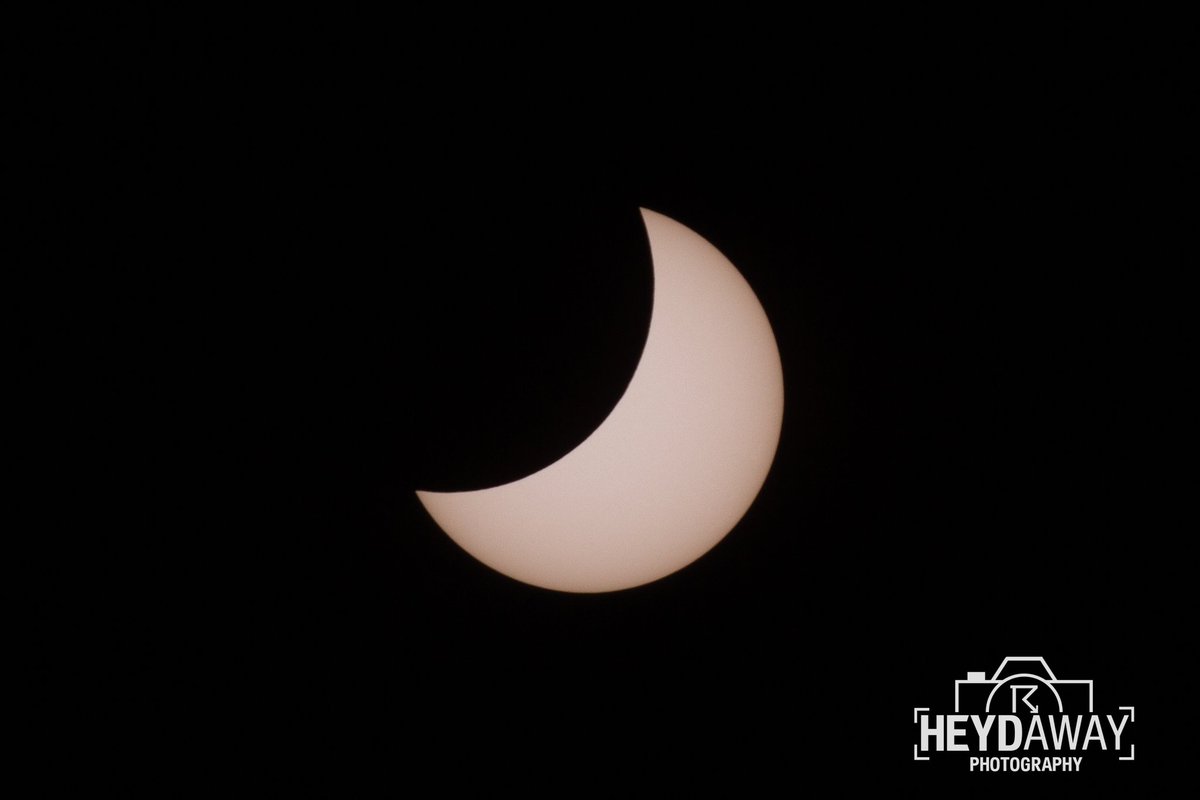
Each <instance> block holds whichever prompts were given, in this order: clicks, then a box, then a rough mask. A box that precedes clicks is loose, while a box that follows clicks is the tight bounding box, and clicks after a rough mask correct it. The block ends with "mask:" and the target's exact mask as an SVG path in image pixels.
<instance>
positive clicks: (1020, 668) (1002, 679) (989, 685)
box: [954, 656, 1094, 714]
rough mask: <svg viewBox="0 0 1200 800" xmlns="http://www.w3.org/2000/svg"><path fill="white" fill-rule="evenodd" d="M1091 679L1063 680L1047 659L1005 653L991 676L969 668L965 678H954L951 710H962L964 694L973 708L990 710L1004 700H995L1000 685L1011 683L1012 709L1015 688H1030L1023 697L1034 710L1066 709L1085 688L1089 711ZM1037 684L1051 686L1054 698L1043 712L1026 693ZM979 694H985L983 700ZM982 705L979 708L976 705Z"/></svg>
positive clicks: (1090, 705)
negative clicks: (1052, 704)
mask: <svg viewBox="0 0 1200 800" xmlns="http://www.w3.org/2000/svg"><path fill="white" fill-rule="evenodd" d="M1035 669H1037V670H1038V671H1039V672H1040V673H1041V674H1036V673H1035V672H1033V671H1032V670H1035ZM1014 681H1036V683H1034V684H1032V685H1030V684H1029V683H1028V682H1026V683H1013V682H1014ZM1092 684H1093V681H1092V680H1090V679H1088V680H1082V679H1071V680H1064V679H1060V678H1058V677H1056V676H1055V674H1054V672H1053V671H1051V669H1050V665H1049V664H1047V663H1046V659H1044V658H1042V657H1041V656H1007V657H1005V659H1004V660H1003V661H1001V662H1000V666H999V667H997V668H996V671H995V672H994V673H993V674H992V677H991V678H988V677H987V673H984V672H968V673H967V677H966V679H965V680H961V679H960V680H956V681H954V713H956V714H958V713H961V710H962V705H963V700H964V698H965V699H966V700H968V701H974V702H967V703H966V704H967V705H968V706H976V707H977V708H976V709H975V710H977V711H982V712H983V713H988V714H990V713H992V706H993V705H995V704H998V703H999V702H1001V701H1002V700H1003V696H1002V695H1001V700H1000V701H998V700H997V695H1000V694H1001V687H1002V686H1005V685H1011V686H1012V687H1013V708H1012V711H1013V712H1014V713H1015V712H1016V711H1018V710H1019V709H1018V708H1017V701H1018V695H1017V691H1016V690H1017V689H1030V690H1031V691H1030V692H1029V693H1028V694H1027V695H1026V697H1025V703H1026V704H1027V705H1028V706H1029V708H1030V709H1032V710H1033V713H1035V714H1036V713H1055V712H1057V713H1059V714H1064V713H1067V712H1068V710H1074V709H1068V706H1075V705H1076V704H1077V703H1078V702H1080V701H1081V700H1082V699H1083V698H1084V694H1085V690H1086V700H1087V711H1088V713H1089V714H1090V713H1092V712H1093V710H1094V696H1093V695H1094V693H1093V685H1092ZM1039 685H1040V686H1045V687H1046V688H1048V689H1049V690H1050V694H1051V695H1053V697H1054V699H1055V701H1056V707H1055V708H1049V709H1046V710H1045V711H1044V712H1039V709H1040V707H1035V706H1033V705H1029V701H1028V699H1027V698H1028V696H1029V694H1032V693H1033V691H1032V690H1035V689H1037V688H1039ZM1064 694H1066V695H1067V696H1068V698H1069V700H1070V701H1071V702H1069V703H1064V700H1063V695H1064ZM980 698H986V699H984V700H983V702H982V703H980V702H979V699H980ZM979 705H982V708H978V706H979Z"/></svg>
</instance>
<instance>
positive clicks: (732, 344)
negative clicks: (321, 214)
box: [417, 209, 783, 592]
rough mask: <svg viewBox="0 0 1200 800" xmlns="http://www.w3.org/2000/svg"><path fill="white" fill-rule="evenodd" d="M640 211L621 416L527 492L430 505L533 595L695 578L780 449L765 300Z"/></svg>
mask: <svg viewBox="0 0 1200 800" xmlns="http://www.w3.org/2000/svg"><path fill="white" fill-rule="evenodd" d="M641 211H642V219H643V221H644V223H645V225H646V232H647V234H648V236H649V240H650V255H651V259H652V261H653V264H654V299H653V308H652V311H651V316H650V330H649V334H648V335H647V338H646V345H645V348H644V349H643V351H642V357H641V360H640V361H639V363H638V366H637V369H636V370H635V371H634V374H633V377H632V378H631V379H630V382H629V386H628V387H627V388H626V390H625V393H624V394H623V395H622V396H621V399H620V400H619V401H618V403H617V405H616V406H615V407H614V408H613V410H612V412H611V413H610V414H609V416H608V417H607V418H606V419H605V420H604V422H602V423H601V424H600V426H599V427H598V428H596V430H595V431H594V432H593V433H592V434H591V435H590V436H589V437H588V438H587V439H585V440H584V441H583V442H582V443H581V444H579V446H577V447H576V448H575V449H574V450H572V451H570V452H569V453H567V454H566V455H565V456H563V457H562V458H561V459H559V460H558V461H556V462H554V463H553V464H551V465H549V466H547V467H545V468H544V469H541V470H539V471H538V472H535V473H533V474H532V475H529V476H527V477H525V478H522V479H520V480H517V481H513V482H512V483H507V484H503V485H500V486H494V487H491V488H487V489H480V490H476V491H468V492H427V491H418V492H417V497H418V498H420V501H421V503H422V504H424V506H425V508H426V510H428V512H429V513H430V515H431V516H432V517H433V519H434V520H435V521H436V522H437V524H438V525H439V526H441V528H442V530H444V531H445V532H446V533H447V534H448V535H449V536H450V538H452V539H453V540H454V541H455V542H457V543H458V544H459V545H460V546H461V547H462V548H463V549H464V550H466V551H467V552H468V553H470V554H471V555H472V556H474V557H475V558H477V559H479V560H480V561H482V562H483V563H484V564H487V565H488V566H490V567H492V568H493V569H496V570H498V571H499V572H502V573H504V574H505V575H508V576H509V577H512V578H515V579H517V580H519V581H523V582H525V583H529V584H533V585H535V586H541V587H545V588H548V589H556V590H559V591H565V592H607V591H616V590H618V589H627V588H630V587H633V586H639V585H641V584H645V583H649V582H651V581H654V580H657V579H659V578H662V577H664V576H666V575H669V574H671V573H673V572H675V571H677V570H679V569H682V568H683V567H685V566H687V565H688V564H690V563H692V562H693V561H695V560H696V559H698V558H700V556H702V555H704V554H705V553H707V552H708V551H709V550H710V549H712V547H713V546H714V545H716V544H717V543H718V542H719V541H721V539H723V538H724V537H725V535H726V534H728V533H729V531H731V530H732V529H733V527H734V526H735V525H737V523H738V522H739V521H740V520H741V518H742V517H743V516H744V515H745V513H746V511H747V510H748V509H749V508H750V505H751V504H752V503H753V502H754V498H755V497H756V496H757V494H758V492H759V490H760V489H761V488H762V485H763V482H764V481H765V480H766V478H767V473H768V472H769V471H770V468H771V462H772V460H773V459H774V457H775V450H776V448H777V446H778V444H779V434H780V429H781V425H782V422H783V370H782V367H781V365H780V360H779V350H778V348H777V346H776V344H775V336H774V334H773V333H772V331H771V325H770V323H769V322H768V321H767V315H766V313H765V312H764V311H763V308H762V305H761V304H760V303H759V302H758V298H757V297H755V296H754V291H753V290H752V289H751V288H750V285H749V284H748V283H746V280H745V279H744V278H743V277H742V275H741V274H740V273H739V272H738V271H737V269H736V268H735V267H734V266H733V264H731V263H730V262H729V260H728V259H727V258H725V256H723V255H722V254H721V253H720V252H719V251H718V250H717V249H716V248H715V247H713V245H711V244H709V243H708V242H707V241H705V240H704V239H703V238H701V237H700V236H699V235H698V234H696V233H695V232H694V231H692V230H691V229H689V228H687V227H686V226H684V225H682V224H680V223H678V222H676V221H674V220H672V219H670V218H668V217H665V216H663V215H662V214H658V213H655V212H653V211H649V210H647V209H642V210H641ZM547 335H550V334H547Z"/></svg>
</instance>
